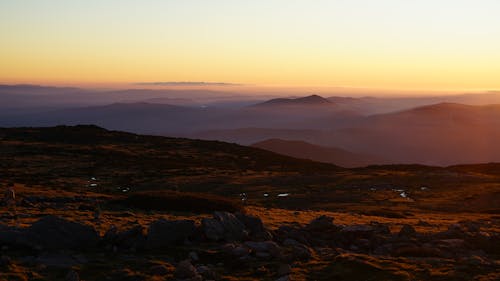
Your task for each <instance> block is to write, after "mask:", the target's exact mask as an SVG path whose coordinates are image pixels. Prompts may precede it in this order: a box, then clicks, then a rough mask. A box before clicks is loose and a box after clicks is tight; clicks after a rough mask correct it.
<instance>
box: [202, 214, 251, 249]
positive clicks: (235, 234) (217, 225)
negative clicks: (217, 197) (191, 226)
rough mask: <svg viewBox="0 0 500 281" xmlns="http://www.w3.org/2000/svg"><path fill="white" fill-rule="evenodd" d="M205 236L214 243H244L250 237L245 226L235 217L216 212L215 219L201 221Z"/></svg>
mask: <svg viewBox="0 0 500 281" xmlns="http://www.w3.org/2000/svg"><path fill="white" fill-rule="evenodd" d="M201 223H202V227H203V231H204V233H205V236H206V237H207V238H208V239H209V240H212V241H221V240H224V241H227V242H234V241H242V240H243V239H244V238H246V237H247V236H248V232H247V231H246V229H245V225H244V224H243V223H242V222H241V221H239V220H238V219H237V218H236V216H235V215H233V214H231V213H228V212H215V213H214V218H212V219H207V218H206V219H203V220H202V221H201Z"/></svg>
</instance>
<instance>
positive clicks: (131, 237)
mask: <svg viewBox="0 0 500 281" xmlns="http://www.w3.org/2000/svg"><path fill="white" fill-rule="evenodd" d="M145 240H146V236H145V235H144V227H143V226H142V225H136V226H133V227H132V228H130V229H127V230H125V231H121V232H118V233H116V236H115V237H114V241H113V245H114V246H116V247H117V248H119V249H125V250H134V249H140V248H143V246H144V243H145Z"/></svg>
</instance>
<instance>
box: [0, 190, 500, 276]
mask: <svg viewBox="0 0 500 281" xmlns="http://www.w3.org/2000/svg"><path fill="white" fill-rule="evenodd" d="M15 187H16V189H17V190H18V191H19V192H18V194H19V195H18V198H19V200H18V206H17V216H14V215H13V214H9V213H8V211H9V210H8V209H7V207H6V206H3V207H2V209H3V211H2V216H1V219H2V224H1V225H0V247H1V248H0V253H1V259H0V268H1V270H0V280H9V281H10V280H68V281H69V280H72V281H73V280H281V281H284V280H464V281H465V280H499V279H500V260H499V255H500V231H499V228H500V217H499V216H496V215H483V216H481V215H477V214H473V215H471V214H467V213H464V214H453V215H449V214H444V213H434V214H427V215H422V216H416V217H412V218H407V219H401V218H398V219H396V218H394V219H391V218H386V217H377V216H368V215H359V214H354V213H342V212H321V211H291V210H284V209H266V208H262V207H252V206H248V207H247V208H246V212H245V213H244V214H242V213H229V212H215V213H213V214H190V213H178V212H177V213H174V212H167V211H165V212H160V211H155V212H152V211H140V210H130V209H123V208H116V207H114V208H108V207H107V205H106V202H107V201H108V200H110V199H111V197H110V196H109V195H101V194H97V193H85V194H76V193H71V192H53V191H50V190H47V191H41V190H40V189H36V190H34V189H33V188H29V187H25V186H15ZM98 205H99V206H102V212H96V211H95V208H96V206H98Z"/></svg>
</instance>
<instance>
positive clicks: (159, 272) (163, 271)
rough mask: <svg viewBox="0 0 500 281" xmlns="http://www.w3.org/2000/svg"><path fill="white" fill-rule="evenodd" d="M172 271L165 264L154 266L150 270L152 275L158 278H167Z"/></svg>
mask: <svg viewBox="0 0 500 281" xmlns="http://www.w3.org/2000/svg"><path fill="white" fill-rule="evenodd" d="M171 271H172V269H171V268H169V267H167V266H166V265H163V264H158V265H153V266H152V267H151V268H150V269H149V272H150V273H151V275H156V276H165V275H167V274H169V273H170V272H171Z"/></svg>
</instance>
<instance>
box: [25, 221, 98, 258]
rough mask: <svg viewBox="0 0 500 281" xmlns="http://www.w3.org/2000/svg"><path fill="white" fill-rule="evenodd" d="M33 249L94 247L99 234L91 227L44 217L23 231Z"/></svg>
mask: <svg viewBox="0 0 500 281" xmlns="http://www.w3.org/2000/svg"><path fill="white" fill-rule="evenodd" d="M25 234H26V236H27V237H28V238H29V239H30V241H31V243H32V244H33V246H35V247H40V248H43V249H48V250H58V249H80V248H89V247H95V246H96V245H97V243H98V242H99V234H98V233H97V232H96V231H95V229H94V228H93V227H91V226H88V225H85V224H81V223H77V222H74V221H69V220H66V219H63V218H60V217H56V216H46V217H43V218H41V219H40V220H38V221H36V222H35V223H33V224H32V225H31V226H30V227H28V228H27V229H26V230H25Z"/></svg>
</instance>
